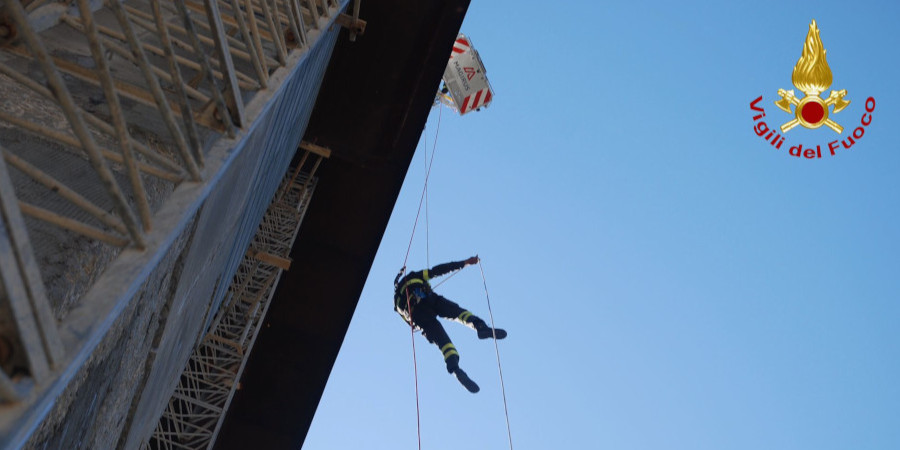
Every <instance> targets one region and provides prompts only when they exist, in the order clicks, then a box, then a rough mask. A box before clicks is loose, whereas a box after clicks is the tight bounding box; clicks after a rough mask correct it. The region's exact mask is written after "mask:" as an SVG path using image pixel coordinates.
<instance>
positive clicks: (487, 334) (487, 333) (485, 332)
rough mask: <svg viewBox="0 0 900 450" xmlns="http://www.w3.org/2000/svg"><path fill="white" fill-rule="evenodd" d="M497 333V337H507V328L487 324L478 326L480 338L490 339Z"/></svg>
mask: <svg viewBox="0 0 900 450" xmlns="http://www.w3.org/2000/svg"><path fill="white" fill-rule="evenodd" d="M495 334H496V335H497V339H503V338H505V337H506V330H504V329H502V328H491V327H489V326H487V325H484V326H483V327H478V339H490V338H492V337H494V335H495Z"/></svg>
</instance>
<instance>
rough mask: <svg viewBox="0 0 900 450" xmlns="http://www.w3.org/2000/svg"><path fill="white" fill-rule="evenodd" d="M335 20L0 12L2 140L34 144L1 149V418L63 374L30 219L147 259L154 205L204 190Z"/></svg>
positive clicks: (164, 9)
mask: <svg viewBox="0 0 900 450" xmlns="http://www.w3.org/2000/svg"><path fill="white" fill-rule="evenodd" d="M339 6H340V2H339V1H337V0H227V1H226V0H202V1H199V0H197V1H194V0H134V1H128V2H127V3H126V2H120V1H118V0H109V1H96V0H95V1H91V0H72V1H71V2H69V3H58V2H55V1H49V0H23V1H16V0H0V132H4V133H6V132H9V133H17V134H16V135H15V136H27V138H28V139H30V141H29V142H30V144H33V145H29V146H26V147H22V148H14V147H12V146H10V145H0V155H2V158H0V213H2V214H0V219H2V220H0V405H2V404H3V403H12V402H16V401H18V400H20V399H22V398H23V397H27V394H28V392H27V390H28V387H29V386H34V385H35V384H36V383H38V384H39V383H42V382H45V381H47V379H48V377H50V376H51V373H52V371H53V370H54V368H59V365H60V364H62V363H63V361H64V359H65V355H64V353H65V350H64V347H63V345H62V344H61V342H60V337H59V333H58V330H57V329H56V318H55V317H54V313H53V309H52V308H51V306H50V305H49V301H48V298H47V293H46V292H45V291H44V285H43V282H42V280H41V273H40V269H39V268H38V266H37V262H36V260H35V256H34V251H33V249H32V243H31V242H30V241H29V237H28V231H29V230H28V227H27V226H26V219H27V220H37V221H39V222H41V223H46V224H50V226H52V227H57V228H59V229H63V230H66V232H67V233H69V232H70V233H73V235H75V236H81V237H84V238H87V239H88V240H91V241H95V242H98V243H102V245H104V246H108V247H110V248H113V249H116V250H118V249H122V248H132V249H135V250H138V251H140V250H142V249H143V248H145V246H146V245H147V239H146V237H147V233H148V232H149V231H151V230H152V229H153V226H154V225H153V221H154V208H155V207H156V208H158V207H159V205H160V204H161V203H163V202H164V198H163V197H164V196H165V192H171V191H172V190H173V189H174V188H175V187H176V186H178V185H179V184H181V183H201V182H203V179H202V177H203V176H202V174H203V167H204V156H205V154H206V153H205V150H204V149H208V148H209V147H210V143H211V142H213V141H215V140H216V139H219V138H240V133H241V130H242V129H244V128H246V127H248V126H249V125H250V124H249V123H248V114H247V113H246V112H245V106H247V105H248V104H249V103H250V101H251V100H252V99H253V97H254V96H255V95H256V94H257V93H258V92H260V91H262V90H265V89H266V88H267V86H268V85H269V81H270V77H271V76H272V75H273V73H274V72H275V70H276V69H278V68H279V67H283V66H285V65H286V64H287V63H288V61H289V59H290V55H291V53H292V52H294V51H297V50H303V49H308V48H310V46H311V45H312V44H313V43H314V40H315V39H316V38H315V36H316V35H320V34H321V33H313V31H314V30H318V29H319V28H320V27H321V26H322V23H327V22H326V21H324V20H320V19H325V18H328V17H331V16H333V15H335V14H337V11H338V7H339ZM86 55H87V56H86ZM0 137H2V136H0ZM0 142H2V139H0ZM23 180H26V181H23ZM26 182H27V183H28V186H29V187H28V189H29V192H28V195H23V193H22V190H21V189H20V188H19V187H20V185H22V184H24V183H26ZM154 205H155V206H154ZM4 348H13V349H15V350H22V351H15V352H8V351H4ZM10 353H14V354H16V355H18V356H16V358H20V360H13V359H10V358H7V356H8V354H10Z"/></svg>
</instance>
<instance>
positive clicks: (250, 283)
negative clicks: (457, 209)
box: [142, 151, 323, 450]
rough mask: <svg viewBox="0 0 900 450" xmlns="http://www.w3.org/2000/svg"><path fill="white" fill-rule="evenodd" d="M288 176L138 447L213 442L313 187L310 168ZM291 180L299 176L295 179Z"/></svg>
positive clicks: (200, 446)
mask: <svg viewBox="0 0 900 450" xmlns="http://www.w3.org/2000/svg"><path fill="white" fill-rule="evenodd" d="M309 155H310V152H308V151H307V153H306V154H305V155H304V157H303V160H302V161H301V163H300V165H298V166H297V168H296V169H295V170H294V171H293V174H292V173H290V172H289V173H288V174H287V176H286V177H285V179H284V182H283V184H282V186H281V188H280V189H279V191H278V193H277V194H276V195H275V198H274V199H273V200H272V203H271V204H270V206H269V209H268V210H267V211H266V214H265V216H264V217H263V220H262V222H261V223H260V225H259V230H258V231H257V233H256V236H254V238H253V241H252V243H251V244H250V248H249V249H248V250H247V253H246V255H245V256H244V258H243V260H242V261H241V265H240V267H239V268H238V271H237V273H235V275H234V278H233V279H232V281H231V285H230V287H229V289H228V294H227V295H226V299H225V302H224V303H223V305H222V306H221V308H220V309H219V311H218V313H217V314H216V315H215V320H214V321H213V324H212V326H211V328H210V330H209V331H208V332H207V333H206V335H205V336H204V337H203V338H202V339H201V340H200V342H199V344H198V345H197V347H196V348H195V349H194V351H193V353H192V354H191V358H190V360H189V361H188V363H187V365H186V367H185V369H184V373H183V374H182V375H181V379H180V381H179V384H178V386H177V387H176V388H175V392H174V393H173V394H172V397H171V399H170V400H169V402H168V405H167V406H166V409H165V412H164V413H163V415H162V417H160V419H159V423H158V424H157V426H156V429H155V430H154V431H153V435H152V436H151V437H150V439H149V440H148V441H147V442H146V443H145V444H144V445H143V446H142V448H144V449H154V450H155V449H206V448H212V446H213V444H215V440H216V435H217V434H218V432H219V428H220V427H221V426H222V421H223V420H224V418H225V412H226V411H227V410H228V406H229V404H230V403H231V399H232V397H233V395H234V392H235V390H236V389H238V388H239V386H240V383H239V380H240V376H241V373H242V371H243V368H244V364H245V362H246V361H247V357H248V356H249V353H250V350H251V349H252V347H253V342H254V341H255V340H256V336H257V333H258V332H259V328H260V324H261V323H262V320H263V318H265V315H266V310H267V309H268V306H269V301H270V300H271V298H272V294H273V292H274V288H275V286H276V285H277V283H278V279H279V277H280V276H281V273H282V271H284V270H286V269H288V268H289V267H290V259H289V253H290V251H291V247H292V246H293V243H294V240H295V239H296V238H297V232H298V231H299V229H300V223H301V221H302V219H303V215H304V214H305V212H306V207H307V205H308V204H309V200H310V198H311V196H312V192H313V189H314V187H315V179H314V178H313V177H314V175H315V171H316V169H317V168H318V166H319V163H320V162H321V161H322V158H323V156H320V155H313V158H314V159H315V162H314V163H312V169H310V170H309V172H307V173H302V174H301V171H300V170H301V168H302V167H303V164H304V162H306V160H307V157H308V156H309ZM298 175H299V176H298Z"/></svg>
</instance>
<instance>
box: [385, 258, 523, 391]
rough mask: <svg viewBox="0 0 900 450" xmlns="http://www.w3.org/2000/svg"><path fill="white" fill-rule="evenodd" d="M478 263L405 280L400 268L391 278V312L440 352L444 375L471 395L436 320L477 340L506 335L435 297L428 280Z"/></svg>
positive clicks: (470, 387)
mask: <svg viewBox="0 0 900 450" xmlns="http://www.w3.org/2000/svg"><path fill="white" fill-rule="evenodd" d="M478 261H479V259H478V257H477V256H473V257H471V258H469V259H466V260H464V261H456V262H449V263H445V264H438V265H436V266H434V267H432V268H431V269H426V270H421V271H418V272H410V273H408V274H406V276H403V274H404V272H405V271H406V267H403V268H402V269H400V273H398V274H397V277H396V278H394V310H395V311H397V313H399V314H400V316H401V317H403V320H405V321H406V323H409V324H411V325H412V326H414V327H416V328H417V329H419V330H421V331H422V335H423V336H425V339H428V342H431V343H432V344H434V345H436V346H437V347H438V348H439V349H441V353H443V354H444V362H446V363H447V372H449V373H451V374H453V375H455V376H456V379H457V380H459V382H460V383H462V385H463V386H465V388H466V389H468V390H469V392H472V393H473V394H474V393H476V392H478V390H479V388H478V385H477V384H475V382H474V381H472V379H470V378H469V376H468V375H466V373H465V372H464V371H463V370H462V369H460V368H459V353H458V352H457V351H456V347H454V346H453V342H451V341H450V336H447V332H446V331H444V327H443V326H441V323H440V322H438V320H437V317H438V316H440V317H444V318H447V319H451V320H455V321H457V322H460V323H462V324H464V325H466V326H468V327H469V328H472V329H474V330H475V331H476V332H478V338H480V339H488V338H491V337H493V338H495V339H503V338H505V337H506V331H504V330H501V329H500V328H491V327H489V326H488V325H487V324H486V323H485V322H484V320H482V319H481V318H479V317H478V316H475V315H474V314H472V313H471V312H470V311H467V310H465V309H462V308H461V307H460V306H459V305H457V304H456V303H454V302H452V301H450V300H448V299H446V298H444V297H443V296H441V295H439V294H437V293H436V292H434V290H432V289H431V284H430V283H429V280H431V279H432V278H435V277H439V276H441V275H446V274H448V273H450V272H453V271H456V270H460V269H462V268H463V267H466V266H468V265H472V264H478ZM401 277H403V278H401Z"/></svg>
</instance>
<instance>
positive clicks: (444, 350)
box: [441, 342, 456, 353]
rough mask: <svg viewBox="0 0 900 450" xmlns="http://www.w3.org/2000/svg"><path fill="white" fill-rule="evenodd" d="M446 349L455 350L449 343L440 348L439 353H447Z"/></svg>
mask: <svg viewBox="0 0 900 450" xmlns="http://www.w3.org/2000/svg"><path fill="white" fill-rule="evenodd" d="M448 348H449V349H455V348H456V347H455V346H454V345H453V343H452V342H451V343H449V344H447V345H445V346H443V347H441V353H447V349H448Z"/></svg>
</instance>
